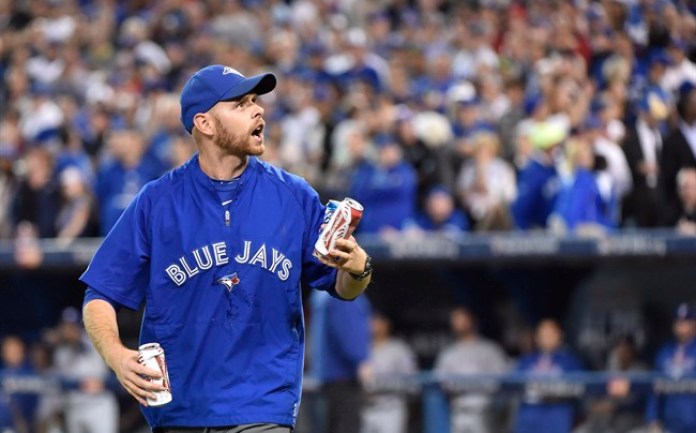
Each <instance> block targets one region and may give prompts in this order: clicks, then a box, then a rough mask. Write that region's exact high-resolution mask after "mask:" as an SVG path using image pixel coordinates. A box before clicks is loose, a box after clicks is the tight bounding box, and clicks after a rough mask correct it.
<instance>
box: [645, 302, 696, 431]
mask: <svg viewBox="0 0 696 433" xmlns="http://www.w3.org/2000/svg"><path fill="white" fill-rule="evenodd" d="M673 332H674V338H675V341H673V342H670V343H668V344H666V345H665V346H664V347H662V349H660V351H659V352H658V353H657V356H656V357H655V370H657V371H658V372H660V373H664V374H666V375H667V376H669V377H671V378H672V379H679V378H681V377H684V376H693V375H694V374H696V310H695V309H694V307H693V306H692V305H689V304H686V303H683V304H681V305H679V307H677V310H676V311H675V314H674V325H673ZM646 420H647V421H648V422H649V423H650V424H651V426H652V427H653V428H655V430H658V431H661V430H660V428H662V429H664V430H665V431H668V432H670V433H691V432H695V431H696V394H688V393H687V394H683V393H677V394H662V395H652V396H651V397H650V400H649V402H648V408H647V411H646Z"/></svg>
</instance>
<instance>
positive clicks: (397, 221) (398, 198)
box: [349, 135, 417, 234]
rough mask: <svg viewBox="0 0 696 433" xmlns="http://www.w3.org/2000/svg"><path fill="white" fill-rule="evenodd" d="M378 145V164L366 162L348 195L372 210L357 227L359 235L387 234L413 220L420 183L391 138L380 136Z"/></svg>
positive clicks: (356, 175)
mask: <svg viewBox="0 0 696 433" xmlns="http://www.w3.org/2000/svg"><path fill="white" fill-rule="evenodd" d="M375 141H376V143H375V144H376V145H377V146H378V148H379V156H378V159H377V162H375V163H373V162H370V161H363V162H362V163H361V164H360V165H359V166H358V167H357V168H356V170H355V172H354V173H353V177H352V182H351V186H350V190H349V194H350V196H351V197H353V198H355V199H356V200H358V201H359V202H360V203H362V205H363V206H364V207H365V209H369V211H368V212H365V214H364V215H363V218H362V220H361V222H360V225H359V226H358V230H359V231H360V233H375V234H380V233H381V234H388V233H390V232H393V231H397V230H401V228H402V227H403V224H404V222H405V221H406V220H408V219H409V218H413V215H414V211H415V206H416V182H417V180H416V173H415V170H414V169H413V167H411V165H409V164H408V163H407V162H405V161H404V160H403V151H402V150H401V147H400V146H399V144H398V143H397V142H396V140H395V138H394V137H393V136H392V135H380V136H378V137H376V138H375Z"/></svg>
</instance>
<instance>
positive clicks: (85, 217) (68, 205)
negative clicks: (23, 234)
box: [56, 167, 97, 244]
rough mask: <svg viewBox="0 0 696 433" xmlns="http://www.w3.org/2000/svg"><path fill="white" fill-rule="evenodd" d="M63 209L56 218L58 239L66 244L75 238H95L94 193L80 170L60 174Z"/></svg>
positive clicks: (68, 170) (69, 170) (71, 169)
mask: <svg viewBox="0 0 696 433" xmlns="http://www.w3.org/2000/svg"><path fill="white" fill-rule="evenodd" d="M60 188H61V196H62V200H61V207H60V211H59V212H58V215H57V216H56V230H57V232H58V233H57V235H56V237H57V238H58V239H60V240H61V241H62V242H63V243H64V244H68V243H70V242H72V241H73V240H74V239H75V238H79V237H90V236H95V235H96V233H97V231H96V227H95V226H96V218H95V205H94V200H93V198H92V192H91V191H90V188H89V186H88V185H87V180H86V179H85V178H84V177H83V174H82V173H81V172H80V170H79V169H77V168H75V167H68V168H66V169H65V170H63V171H62V172H61V173H60Z"/></svg>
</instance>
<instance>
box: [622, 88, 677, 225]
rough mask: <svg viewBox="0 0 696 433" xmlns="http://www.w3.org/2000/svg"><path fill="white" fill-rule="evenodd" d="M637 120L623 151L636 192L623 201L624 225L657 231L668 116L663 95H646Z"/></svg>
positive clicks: (628, 134)
mask: <svg viewBox="0 0 696 433" xmlns="http://www.w3.org/2000/svg"><path fill="white" fill-rule="evenodd" d="M638 109H639V112H638V120H637V121H636V124H635V126H634V127H632V128H629V130H628V132H627V134H626V138H625V140H624V143H623V146H622V149H623V151H624V153H625V155H626V160H627V162H628V166H629V168H630V170H631V176H632V177H633V189H632V191H631V192H630V193H629V194H628V195H627V196H626V197H625V198H624V203H623V219H624V223H629V224H635V225H636V226H638V227H656V226H657V225H658V222H659V216H660V204H661V203H660V195H661V194H660V190H659V188H658V186H659V184H660V170H659V168H660V165H659V164H660V157H661V155H662V134H661V133H660V126H661V124H662V122H663V121H664V120H665V119H666V118H667V116H668V114H669V108H668V107H667V101H666V100H665V99H664V97H663V95H662V93H660V92H657V91H653V92H648V93H646V94H645V95H643V98H642V99H641V101H640V104H639V105H638Z"/></svg>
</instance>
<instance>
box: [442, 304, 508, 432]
mask: <svg viewBox="0 0 696 433" xmlns="http://www.w3.org/2000/svg"><path fill="white" fill-rule="evenodd" d="M450 326H451V328H452V333H453V334H454V336H455V338H456V339H457V341H456V342H455V343H454V344H453V345H451V346H449V347H446V348H445V349H444V350H443V351H442V352H441V353H440V354H439V355H438V357H437V360H436V361H435V373H436V374H437V376H438V377H440V378H441V380H442V381H443V388H445V389H446V390H448V391H449V392H450V394H451V396H452V400H451V404H450V413H451V416H450V426H451V431H452V433H486V432H488V431H490V430H491V425H490V424H491V419H490V414H489V412H490V404H491V397H490V396H489V395H487V394H481V393H475V392H474V393H459V392H458V391H457V390H456V388H455V387H452V386H450V385H449V383H448V382H447V377H448V376H452V375H467V376H471V377H476V376H477V375H486V374H503V373H505V372H507V370H508V365H507V361H506V359H505V354H504V353H503V351H502V350H501V349H500V347H498V346H497V345H496V344H495V343H493V342H491V341H488V340H486V339H484V338H482V337H480V336H479V334H478V331H477V329H476V318H475V317H474V315H473V314H472V313H471V312H469V310H467V309H466V308H464V307H456V308H454V309H453V310H452V312H451V313H450Z"/></svg>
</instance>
